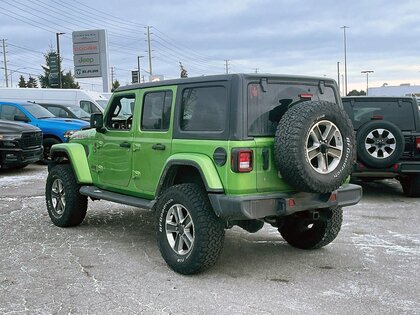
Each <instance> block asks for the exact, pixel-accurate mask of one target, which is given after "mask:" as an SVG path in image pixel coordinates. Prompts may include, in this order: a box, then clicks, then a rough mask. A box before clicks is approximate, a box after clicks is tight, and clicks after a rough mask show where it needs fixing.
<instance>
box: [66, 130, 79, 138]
mask: <svg viewBox="0 0 420 315" xmlns="http://www.w3.org/2000/svg"><path fill="white" fill-rule="evenodd" d="M76 131H77V130H67V131H66V132H65V133H64V138H66V139H68V138H70V137H71V135H72V134H73V133H75V132H76Z"/></svg>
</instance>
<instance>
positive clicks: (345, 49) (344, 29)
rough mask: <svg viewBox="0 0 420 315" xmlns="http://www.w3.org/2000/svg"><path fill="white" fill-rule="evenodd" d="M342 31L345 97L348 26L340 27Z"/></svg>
mask: <svg viewBox="0 0 420 315" xmlns="http://www.w3.org/2000/svg"><path fill="white" fill-rule="evenodd" d="M341 28H342V29H343V31H344V85H345V92H346V93H345V94H344V96H347V38H346V29H347V28H349V27H348V26H345V25H344V26H342V27H341Z"/></svg>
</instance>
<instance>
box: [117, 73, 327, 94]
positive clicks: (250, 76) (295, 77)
mask: <svg viewBox="0 0 420 315" xmlns="http://www.w3.org/2000/svg"><path fill="white" fill-rule="evenodd" d="M235 77H236V78H243V79H247V80H255V79H257V80H258V79H261V78H267V79H283V80H287V79H289V80H291V81H297V80H299V81H300V80H301V81H328V82H334V80H333V79H330V78H326V77H311V76H301V75H290V74H267V73H251V74H245V73H235V74H220V75H209V76H200V77H191V78H180V79H171V80H163V81H156V82H147V83H137V84H131V85H126V86H122V87H119V88H118V89H116V90H115V92H119V91H128V90H135V89H141V88H148V87H159V86H169V85H180V84H188V83H204V82H208V81H212V82H215V81H229V80H232V79H233V78H235Z"/></svg>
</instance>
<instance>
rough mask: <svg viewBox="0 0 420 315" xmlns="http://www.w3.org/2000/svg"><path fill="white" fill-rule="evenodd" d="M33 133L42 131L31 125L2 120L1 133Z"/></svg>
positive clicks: (0, 122)
mask: <svg viewBox="0 0 420 315" xmlns="http://www.w3.org/2000/svg"><path fill="white" fill-rule="evenodd" d="M28 131H29V132H31V131H41V130H40V129H39V128H37V127H35V126H32V125H29V124H27V123H21V122H16V121H9V120H0V133H3V134H5V133H6V134H7V133H22V132H28Z"/></svg>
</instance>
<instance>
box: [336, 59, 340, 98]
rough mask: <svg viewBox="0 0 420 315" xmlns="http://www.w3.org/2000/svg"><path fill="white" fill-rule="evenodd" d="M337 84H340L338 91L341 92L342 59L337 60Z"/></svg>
mask: <svg viewBox="0 0 420 315" xmlns="http://www.w3.org/2000/svg"><path fill="white" fill-rule="evenodd" d="M337 84H338V92H339V93H340V91H341V90H340V61H337Z"/></svg>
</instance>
